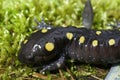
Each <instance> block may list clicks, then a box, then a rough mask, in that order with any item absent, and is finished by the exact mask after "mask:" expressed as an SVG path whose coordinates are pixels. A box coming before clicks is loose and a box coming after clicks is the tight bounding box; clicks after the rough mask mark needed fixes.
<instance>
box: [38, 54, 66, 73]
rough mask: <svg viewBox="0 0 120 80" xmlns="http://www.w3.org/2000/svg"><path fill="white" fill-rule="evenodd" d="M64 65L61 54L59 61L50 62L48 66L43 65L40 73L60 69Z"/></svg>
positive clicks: (63, 57) (63, 56) (63, 58)
mask: <svg viewBox="0 0 120 80" xmlns="http://www.w3.org/2000/svg"><path fill="white" fill-rule="evenodd" d="M64 64H65V54H62V55H61V57H60V58H59V59H57V60H56V61H54V62H51V63H50V64H48V65H45V66H44V67H43V69H42V70H40V73H44V72H45V71H52V70H56V69H59V68H62V67H64Z"/></svg>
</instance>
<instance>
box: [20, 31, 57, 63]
mask: <svg viewBox="0 0 120 80" xmlns="http://www.w3.org/2000/svg"><path fill="white" fill-rule="evenodd" d="M41 31H42V30H41ZM44 34H45V33H44ZM43 36H44V35H42V34H41V33H40V31H38V32H36V33H33V34H32V35H31V36H30V37H29V39H27V40H24V41H23V43H22V45H21V49H20V51H19V54H18V59H19V61H20V62H22V63H25V64H27V65H41V64H45V63H47V62H49V61H50V60H51V59H53V58H54V57H55V56H56V53H55V51H56V50H55V44H54V43H53V42H52V41H51V42H50V41H48V39H44V37H43ZM49 40H50V39H49Z"/></svg>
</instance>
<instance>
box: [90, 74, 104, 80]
mask: <svg viewBox="0 0 120 80" xmlns="http://www.w3.org/2000/svg"><path fill="white" fill-rule="evenodd" d="M91 77H93V78H95V79H97V80H103V79H101V78H99V77H97V76H94V75H91Z"/></svg>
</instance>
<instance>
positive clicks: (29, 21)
mask: <svg viewBox="0 0 120 80" xmlns="http://www.w3.org/2000/svg"><path fill="white" fill-rule="evenodd" d="M85 2H86V1H85V0H0V79H1V80H16V79H17V80H36V79H37V80H41V79H39V78H40V76H39V77H38V78H35V77H33V74H34V69H31V68H29V67H26V66H25V65H23V64H21V63H20V62H19V61H18V60H17V54H18V50H19V48H20V43H21V42H22V41H23V40H24V38H25V37H26V36H29V35H30V33H32V32H33V30H34V28H33V27H34V26H36V24H35V22H34V18H37V19H38V20H39V21H41V18H42V17H44V19H45V21H46V22H50V23H52V24H53V25H54V26H57V25H61V26H68V25H72V26H78V27H80V26H82V18H81V14H82V11H83V8H84V6H85ZM91 3H92V5H93V10H94V23H93V27H92V28H94V29H109V28H110V27H108V26H106V24H108V23H111V24H115V23H114V22H115V21H116V20H118V21H119V20H120V0H91ZM78 70H79V71H78ZM70 71H71V73H72V74H73V75H74V76H76V77H77V76H91V75H93V76H92V77H94V76H95V77H97V78H100V79H102V78H104V77H105V75H106V72H107V70H106V69H98V68H96V67H91V66H90V65H81V66H75V65H74V63H73V64H71V68H70ZM99 71H102V72H103V75H99V76H97V75H96V74H97V72H99ZM62 74H64V77H65V78H66V79H70V73H69V72H67V71H63V70H62ZM47 76H48V79H49V80H51V79H52V78H53V77H51V74H49V73H48V75H47ZM54 76H57V78H55V79H61V76H60V74H59V73H57V74H56V75H55V74H54ZM81 80H82V78H81ZM83 80H84V79H83Z"/></svg>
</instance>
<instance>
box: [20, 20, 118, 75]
mask: <svg viewBox="0 0 120 80" xmlns="http://www.w3.org/2000/svg"><path fill="white" fill-rule="evenodd" d="M88 23H89V21H88ZM38 26H39V27H40V30H38V31H36V32H34V33H32V34H31V35H30V37H29V38H28V39H25V40H24V41H23V42H22V44H21V48H20V51H19V54H18V59H19V61H21V62H23V63H25V64H27V65H37V66H40V67H41V70H40V72H41V73H42V72H44V71H47V70H49V71H52V70H56V69H58V68H62V67H64V65H65V61H66V60H67V59H72V60H77V61H79V62H85V63H93V64H114V63H119V62H120V31H119V30H116V29H114V30H93V29H89V28H76V27H74V26H69V27H53V26H50V25H47V24H46V23H45V22H42V23H38Z"/></svg>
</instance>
